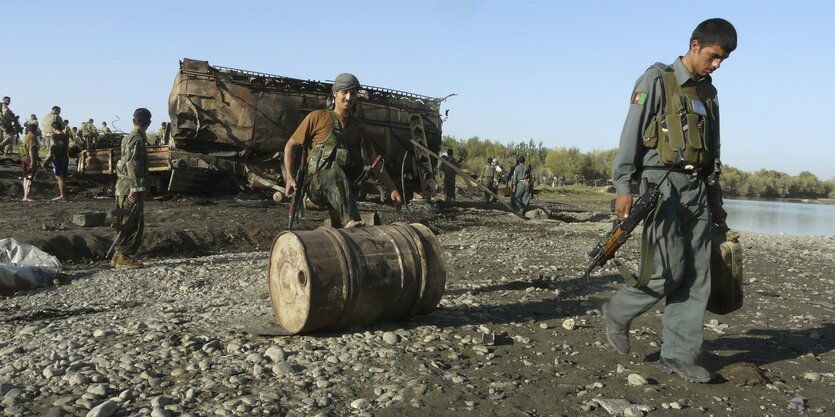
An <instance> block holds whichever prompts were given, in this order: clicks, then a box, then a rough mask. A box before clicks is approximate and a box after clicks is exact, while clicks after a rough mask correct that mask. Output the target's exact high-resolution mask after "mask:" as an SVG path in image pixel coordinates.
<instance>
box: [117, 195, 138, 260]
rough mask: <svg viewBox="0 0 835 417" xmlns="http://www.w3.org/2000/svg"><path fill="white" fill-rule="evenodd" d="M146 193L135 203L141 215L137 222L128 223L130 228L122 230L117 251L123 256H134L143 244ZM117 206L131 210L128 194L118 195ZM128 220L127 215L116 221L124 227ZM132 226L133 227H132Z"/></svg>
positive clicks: (119, 217) (118, 225)
mask: <svg viewBox="0 0 835 417" xmlns="http://www.w3.org/2000/svg"><path fill="white" fill-rule="evenodd" d="M144 194H145V193H140V194H139V196H140V197H139V198H138V199H137V200H136V202H134V203H133V204H136V205H137V207H136V209H137V210H139V217H138V218H137V219H136V223H134V224H133V225H128V227H129V229H127V230H122V242H120V244H119V245H117V246H116V248H115V250H116V253H121V254H122V256H125V257H128V258H134V257H135V256H136V254H137V252H139V247H140V246H142V236H143V235H144V234H145V197H144ZM116 208H117V209H126V210H130V208H131V204H130V203H128V196H126V195H117V196H116ZM126 221H127V216H118V217H117V218H116V219H115V221H114V223H115V226H116V227H117V228H122V227H124V226H123V225H124V224H125V222H126ZM131 226H132V227H131Z"/></svg>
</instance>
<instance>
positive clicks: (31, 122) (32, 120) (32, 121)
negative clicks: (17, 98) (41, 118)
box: [23, 113, 41, 137]
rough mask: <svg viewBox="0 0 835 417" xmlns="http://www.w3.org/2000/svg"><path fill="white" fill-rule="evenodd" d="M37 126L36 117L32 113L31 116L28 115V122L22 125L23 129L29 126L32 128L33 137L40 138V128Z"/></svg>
mask: <svg viewBox="0 0 835 417" xmlns="http://www.w3.org/2000/svg"><path fill="white" fill-rule="evenodd" d="M38 124H39V123H38V116H36V115H35V114H34V113H33V114H30V115H29V120H27V121H26V122H25V123H23V127H24V128H25V127H26V126H30V125H31V126H34V127H35V130H33V132H34V134H35V137H40V136H41V128H40V126H38Z"/></svg>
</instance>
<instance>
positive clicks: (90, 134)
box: [81, 119, 99, 149]
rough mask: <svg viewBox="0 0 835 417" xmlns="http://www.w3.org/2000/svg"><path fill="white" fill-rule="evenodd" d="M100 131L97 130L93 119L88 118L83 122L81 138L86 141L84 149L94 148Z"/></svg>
mask: <svg viewBox="0 0 835 417" xmlns="http://www.w3.org/2000/svg"><path fill="white" fill-rule="evenodd" d="M98 134H99V131H98V130H96V125H95V124H93V119H88V120H87V121H86V122H83V123H81V139H82V141H83V143H84V146H83V147H84V149H94V148H95V147H96V139H97V138H98Z"/></svg>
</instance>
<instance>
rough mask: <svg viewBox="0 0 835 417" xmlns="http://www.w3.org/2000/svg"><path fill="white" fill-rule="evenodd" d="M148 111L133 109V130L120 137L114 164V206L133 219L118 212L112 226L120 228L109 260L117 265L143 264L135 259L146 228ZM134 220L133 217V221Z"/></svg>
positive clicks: (120, 266)
mask: <svg viewBox="0 0 835 417" xmlns="http://www.w3.org/2000/svg"><path fill="white" fill-rule="evenodd" d="M149 126H151V112H150V111H149V110H148V109H146V108H138V109H136V111H134V112H133V130H132V131H131V132H130V133H129V134H128V135H126V136H125V137H124V138H122V148H121V150H122V156H121V158H120V159H119V162H118V163H117V164H116V177H117V178H116V208H117V209H122V210H127V211H130V212H132V213H134V214H133V216H134V217H135V218H134V219H130V220H131V221H128V220H129V219H127V218H125V216H118V218H117V219H116V221H115V226H116V227H117V228H120V229H121V231H120V233H121V234H122V240H121V242H120V243H119V244H118V245H117V246H116V248H115V252H114V253H113V258H112V259H111V261H110V263H111V264H112V265H113V266H114V267H116V268H120V269H136V268H141V267H142V266H143V264H142V262H141V261H139V260H138V259H136V254H137V252H139V247H140V246H142V235H143V234H144V232H145V214H144V209H145V195H146V191H147V189H146V188H145V185H146V183H145V182H146V180H147V178H148V149H147V146H148V137H147V136H146V135H145V132H146V131H147V130H148V127H149ZM134 220H135V221H134Z"/></svg>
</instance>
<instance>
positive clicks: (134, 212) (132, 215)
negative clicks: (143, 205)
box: [104, 202, 143, 259]
mask: <svg viewBox="0 0 835 417" xmlns="http://www.w3.org/2000/svg"><path fill="white" fill-rule="evenodd" d="M142 211H143V210H142V209H140V208H139V204H138V203H136V202H134V203H133V204H131V206H130V210H127V209H114V210H113V211H111V212H110V215H111V216H114V217H115V216H120V217H121V216H124V215H126V214H127V216H128V217H127V219H126V220H125V221H123V222H122V224H120V225H119V226H118V227H117V230H118V232H117V233H116V238H115V239H113V244H112V245H110V249H108V250H107V253H105V255H104V259H110V258H111V257H113V253H114V252H115V251H116V247H117V246H119V245H121V244H122V241H124V240H125V232H127V231H128V230H130V229H133V228H134V227H136V222H138V221H139V216H140V215H141V214H142Z"/></svg>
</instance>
